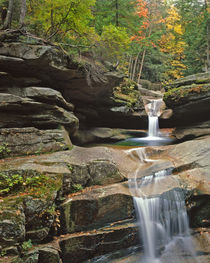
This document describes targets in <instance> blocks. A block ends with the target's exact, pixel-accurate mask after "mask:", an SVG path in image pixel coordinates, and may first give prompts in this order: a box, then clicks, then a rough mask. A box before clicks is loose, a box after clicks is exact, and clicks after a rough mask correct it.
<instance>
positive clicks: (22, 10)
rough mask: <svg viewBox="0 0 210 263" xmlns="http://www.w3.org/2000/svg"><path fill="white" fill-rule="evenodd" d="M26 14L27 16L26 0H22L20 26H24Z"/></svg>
mask: <svg viewBox="0 0 210 263" xmlns="http://www.w3.org/2000/svg"><path fill="white" fill-rule="evenodd" d="M25 16H26V0H21V9H20V20H19V27H20V28H22V27H23V26H24V20H25Z"/></svg>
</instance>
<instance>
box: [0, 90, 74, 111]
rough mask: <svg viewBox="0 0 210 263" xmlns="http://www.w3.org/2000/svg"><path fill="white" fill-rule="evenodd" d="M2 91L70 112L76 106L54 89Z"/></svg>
mask: <svg viewBox="0 0 210 263" xmlns="http://www.w3.org/2000/svg"><path fill="white" fill-rule="evenodd" d="M1 91H4V93H9V94H13V95H16V96H19V97H21V98H30V99H33V100H35V101H38V102H45V103H49V104H55V105H58V106H60V107H62V108H64V109H66V110H69V111H73V110H74V105H73V104H71V103H69V102H67V101H65V99H64V98H63V96H62V95H61V93H60V92H59V91H57V90H54V89H50V88H46V87H21V88H18V87H15V88H14V87H11V88H1Z"/></svg>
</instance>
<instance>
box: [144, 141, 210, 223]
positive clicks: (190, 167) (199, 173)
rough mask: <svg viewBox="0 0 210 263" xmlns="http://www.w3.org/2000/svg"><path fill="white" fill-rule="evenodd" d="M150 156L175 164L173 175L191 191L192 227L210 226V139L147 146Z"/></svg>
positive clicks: (189, 194) (189, 204)
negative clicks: (153, 146) (163, 145)
mask: <svg viewBox="0 0 210 263" xmlns="http://www.w3.org/2000/svg"><path fill="white" fill-rule="evenodd" d="M147 154H148V155H149V156H151V157H152V159H153V158H154V159H155V158H156V157H155V156H158V158H161V159H165V158H167V159H169V160H170V161H172V162H173V165H174V169H173V174H174V175H176V176H178V178H179V180H180V183H181V184H180V186H181V187H182V188H183V189H185V191H188V197H187V204H188V213H189V215H190V223H191V225H192V226H193V227H203V226H209V205H210V174H209V167H210V161H209V157H208V156H209V154H210V137H209V136H207V137H204V138H200V139H199V140H191V141H187V142H184V143H180V144H177V145H171V146H165V147H156V148H152V147H151V148H150V147H148V148H147Z"/></svg>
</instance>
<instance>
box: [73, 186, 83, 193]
mask: <svg viewBox="0 0 210 263" xmlns="http://www.w3.org/2000/svg"><path fill="white" fill-rule="evenodd" d="M81 190H83V186H82V185H81V184H72V190H71V192H72V193H76V192H79V191H81Z"/></svg>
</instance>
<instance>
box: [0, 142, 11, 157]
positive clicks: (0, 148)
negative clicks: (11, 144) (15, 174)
mask: <svg viewBox="0 0 210 263" xmlns="http://www.w3.org/2000/svg"><path fill="white" fill-rule="evenodd" d="M10 152H11V150H10V149H9V148H8V144H7V143H3V144H1V145H0V159H2V158H5V157H7V156H8V154H9V153H10Z"/></svg>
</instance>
